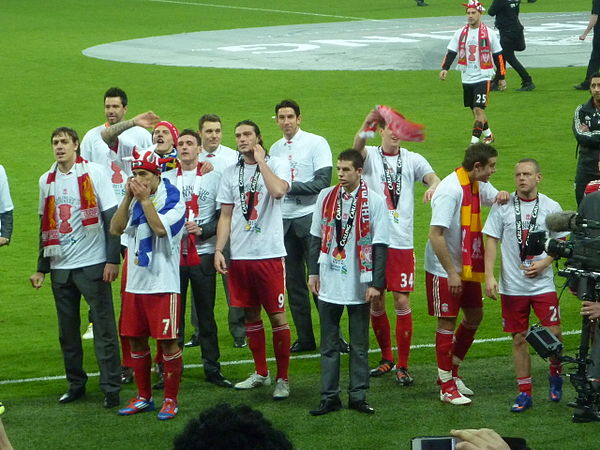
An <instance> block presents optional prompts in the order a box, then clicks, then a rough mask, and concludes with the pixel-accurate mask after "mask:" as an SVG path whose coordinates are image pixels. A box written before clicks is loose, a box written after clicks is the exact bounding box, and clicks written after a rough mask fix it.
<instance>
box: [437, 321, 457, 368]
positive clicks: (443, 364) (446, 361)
mask: <svg viewBox="0 0 600 450" xmlns="http://www.w3.org/2000/svg"><path fill="white" fill-rule="evenodd" d="M453 338H454V332H453V331H450V330H443V329H441V328H438V329H437V330H436V332H435V354H436V357H437V363H438V368H439V369H441V370H445V371H447V372H450V371H451V370H452V339H453Z"/></svg>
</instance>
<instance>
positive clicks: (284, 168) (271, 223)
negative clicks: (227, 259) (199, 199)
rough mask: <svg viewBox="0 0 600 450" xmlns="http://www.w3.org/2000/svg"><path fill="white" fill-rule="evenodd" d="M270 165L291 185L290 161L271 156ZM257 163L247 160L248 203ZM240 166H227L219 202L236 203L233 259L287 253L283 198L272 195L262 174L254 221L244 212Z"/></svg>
mask: <svg viewBox="0 0 600 450" xmlns="http://www.w3.org/2000/svg"><path fill="white" fill-rule="evenodd" d="M267 165H268V166H269V168H270V169H271V171H272V172H273V173H274V174H275V175H276V176H277V177H279V178H281V179H282V180H285V181H286V182H287V183H288V185H289V184H290V167H289V165H288V163H287V161H286V160H284V159H281V158H273V157H271V158H269V160H268V161H267ZM257 167H258V165H257V164H246V163H244V190H245V192H246V204H247V203H248V201H249V200H248V199H249V192H250V179H251V178H252V176H253V175H254V173H255V172H256V168H257ZM239 173H240V166H239V165H237V164H236V165H233V166H229V167H228V168H227V169H225V172H224V173H223V176H222V177H221V185H220V186H219V193H218V195H217V201H218V202H219V203H221V204H222V205H233V214H232V218H231V233H230V238H229V242H230V244H231V259H267V258H277V257H280V256H285V255H286V252H285V246H284V245H283V220H282V217H281V204H282V203H283V200H282V199H276V198H274V197H272V196H271V195H270V194H269V192H268V190H267V187H266V186H265V183H264V180H263V177H262V175H260V176H259V177H258V182H257V184H256V193H255V194H254V207H253V209H252V212H251V214H250V220H248V221H247V220H246V218H245V217H244V215H243V214H242V207H241V202H240V189H239Z"/></svg>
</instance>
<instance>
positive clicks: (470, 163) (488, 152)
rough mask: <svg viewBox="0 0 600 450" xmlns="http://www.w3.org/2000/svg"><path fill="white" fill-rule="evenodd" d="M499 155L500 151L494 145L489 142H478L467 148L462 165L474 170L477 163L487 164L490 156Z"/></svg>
mask: <svg viewBox="0 0 600 450" xmlns="http://www.w3.org/2000/svg"><path fill="white" fill-rule="evenodd" d="M496 156H498V152H497V151H496V149H495V148H494V147H492V146H491V145H489V144H484V143H482V142H478V143H477V144H471V145H469V146H468V147H467V149H466V150H465V158H464V159H463V161H462V164H461V165H462V166H463V167H464V168H465V169H466V170H473V167H474V166H475V163H477V162H478V163H480V164H481V165H483V166H485V165H487V163H488V161H489V160H490V158H495V157H496Z"/></svg>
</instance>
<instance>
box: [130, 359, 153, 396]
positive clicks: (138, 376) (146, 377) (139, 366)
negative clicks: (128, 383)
mask: <svg viewBox="0 0 600 450" xmlns="http://www.w3.org/2000/svg"><path fill="white" fill-rule="evenodd" d="M131 362H132V365H131V367H133V374H134V378H135V384H136V386H137V389H138V395H139V396H140V397H143V398H145V399H146V400H150V399H151V398H152V386H151V384H152V383H151V379H150V377H151V373H150V370H151V369H152V358H151V357H150V349H149V348H148V349H146V350H144V351H141V352H133V351H132V352H131Z"/></svg>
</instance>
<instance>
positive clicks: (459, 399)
mask: <svg viewBox="0 0 600 450" xmlns="http://www.w3.org/2000/svg"><path fill="white" fill-rule="evenodd" d="M440 401H442V402H444V403H450V404H451V405H468V404H470V403H471V399H470V398H469V397H465V396H464V395H462V394H461V393H460V392H459V391H458V389H457V388H456V384H455V383H454V381H453V380H450V381H447V382H445V383H442V384H441V389H440Z"/></svg>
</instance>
